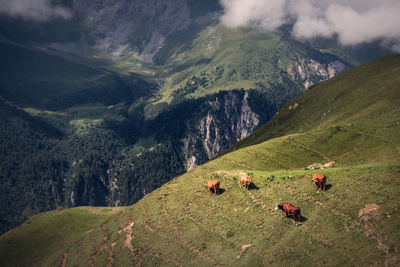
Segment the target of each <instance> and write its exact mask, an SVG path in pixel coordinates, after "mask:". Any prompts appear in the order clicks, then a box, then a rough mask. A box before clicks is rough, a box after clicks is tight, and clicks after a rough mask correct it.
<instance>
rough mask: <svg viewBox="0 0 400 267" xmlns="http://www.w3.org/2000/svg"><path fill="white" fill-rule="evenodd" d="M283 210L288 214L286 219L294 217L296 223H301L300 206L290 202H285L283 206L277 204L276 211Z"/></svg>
mask: <svg viewBox="0 0 400 267" xmlns="http://www.w3.org/2000/svg"><path fill="white" fill-rule="evenodd" d="M278 209H281V210H283V211H284V212H285V213H286V218H287V217H288V215H289V214H290V215H293V217H294V220H295V221H299V222H300V217H301V215H300V208H299V207H298V206H295V205H293V204H291V203H289V202H283V203H281V204H277V205H276V207H275V210H278Z"/></svg>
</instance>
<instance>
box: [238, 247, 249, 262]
mask: <svg viewBox="0 0 400 267" xmlns="http://www.w3.org/2000/svg"><path fill="white" fill-rule="evenodd" d="M249 247H251V244H246V245H243V246H242V250H241V251H240V252H239V254H238V255H237V256H236V259H240V257H241V256H242V254H243V252H244V251H245V250H246V248H249Z"/></svg>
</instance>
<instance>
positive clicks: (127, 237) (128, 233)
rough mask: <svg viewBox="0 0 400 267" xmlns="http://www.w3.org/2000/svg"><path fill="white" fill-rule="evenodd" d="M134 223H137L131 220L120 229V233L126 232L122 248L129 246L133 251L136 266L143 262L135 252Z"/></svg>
mask: <svg viewBox="0 0 400 267" xmlns="http://www.w3.org/2000/svg"><path fill="white" fill-rule="evenodd" d="M134 224H135V222H134V221H129V222H128V224H127V225H126V226H125V227H124V228H122V230H120V231H118V233H119V234H121V233H122V232H125V233H126V235H125V241H124V244H123V246H122V248H127V249H129V251H130V252H131V253H132V259H133V263H134V264H135V266H141V265H142V262H141V260H140V259H139V257H138V255H137V254H136V253H135V249H134V248H133V246H132V240H133V225H134Z"/></svg>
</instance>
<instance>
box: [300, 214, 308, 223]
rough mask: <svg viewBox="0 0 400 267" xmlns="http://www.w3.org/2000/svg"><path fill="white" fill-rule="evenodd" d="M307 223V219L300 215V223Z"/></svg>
mask: <svg viewBox="0 0 400 267" xmlns="http://www.w3.org/2000/svg"><path fill="white" fill-rule="evenodd" d="M306 221H308V219H307V217H305V216H303V215H300V222H301V223H302V222H306Z"/></svg>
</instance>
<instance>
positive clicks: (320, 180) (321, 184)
mask: <svg viewBox="0 0 400 267" xmlns="http://www.w3.org/2000/svg"><path fill="white" fill-rule="evenodd" d="M311 182H313V183H314V185H315V190H318V188H319V189H320V190H321V191H322V188H323V189H324V191H325V186H326V177H325V175H323V174H321V173H316V174H314V176H313V178H312V180H311Z"/></svg>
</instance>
